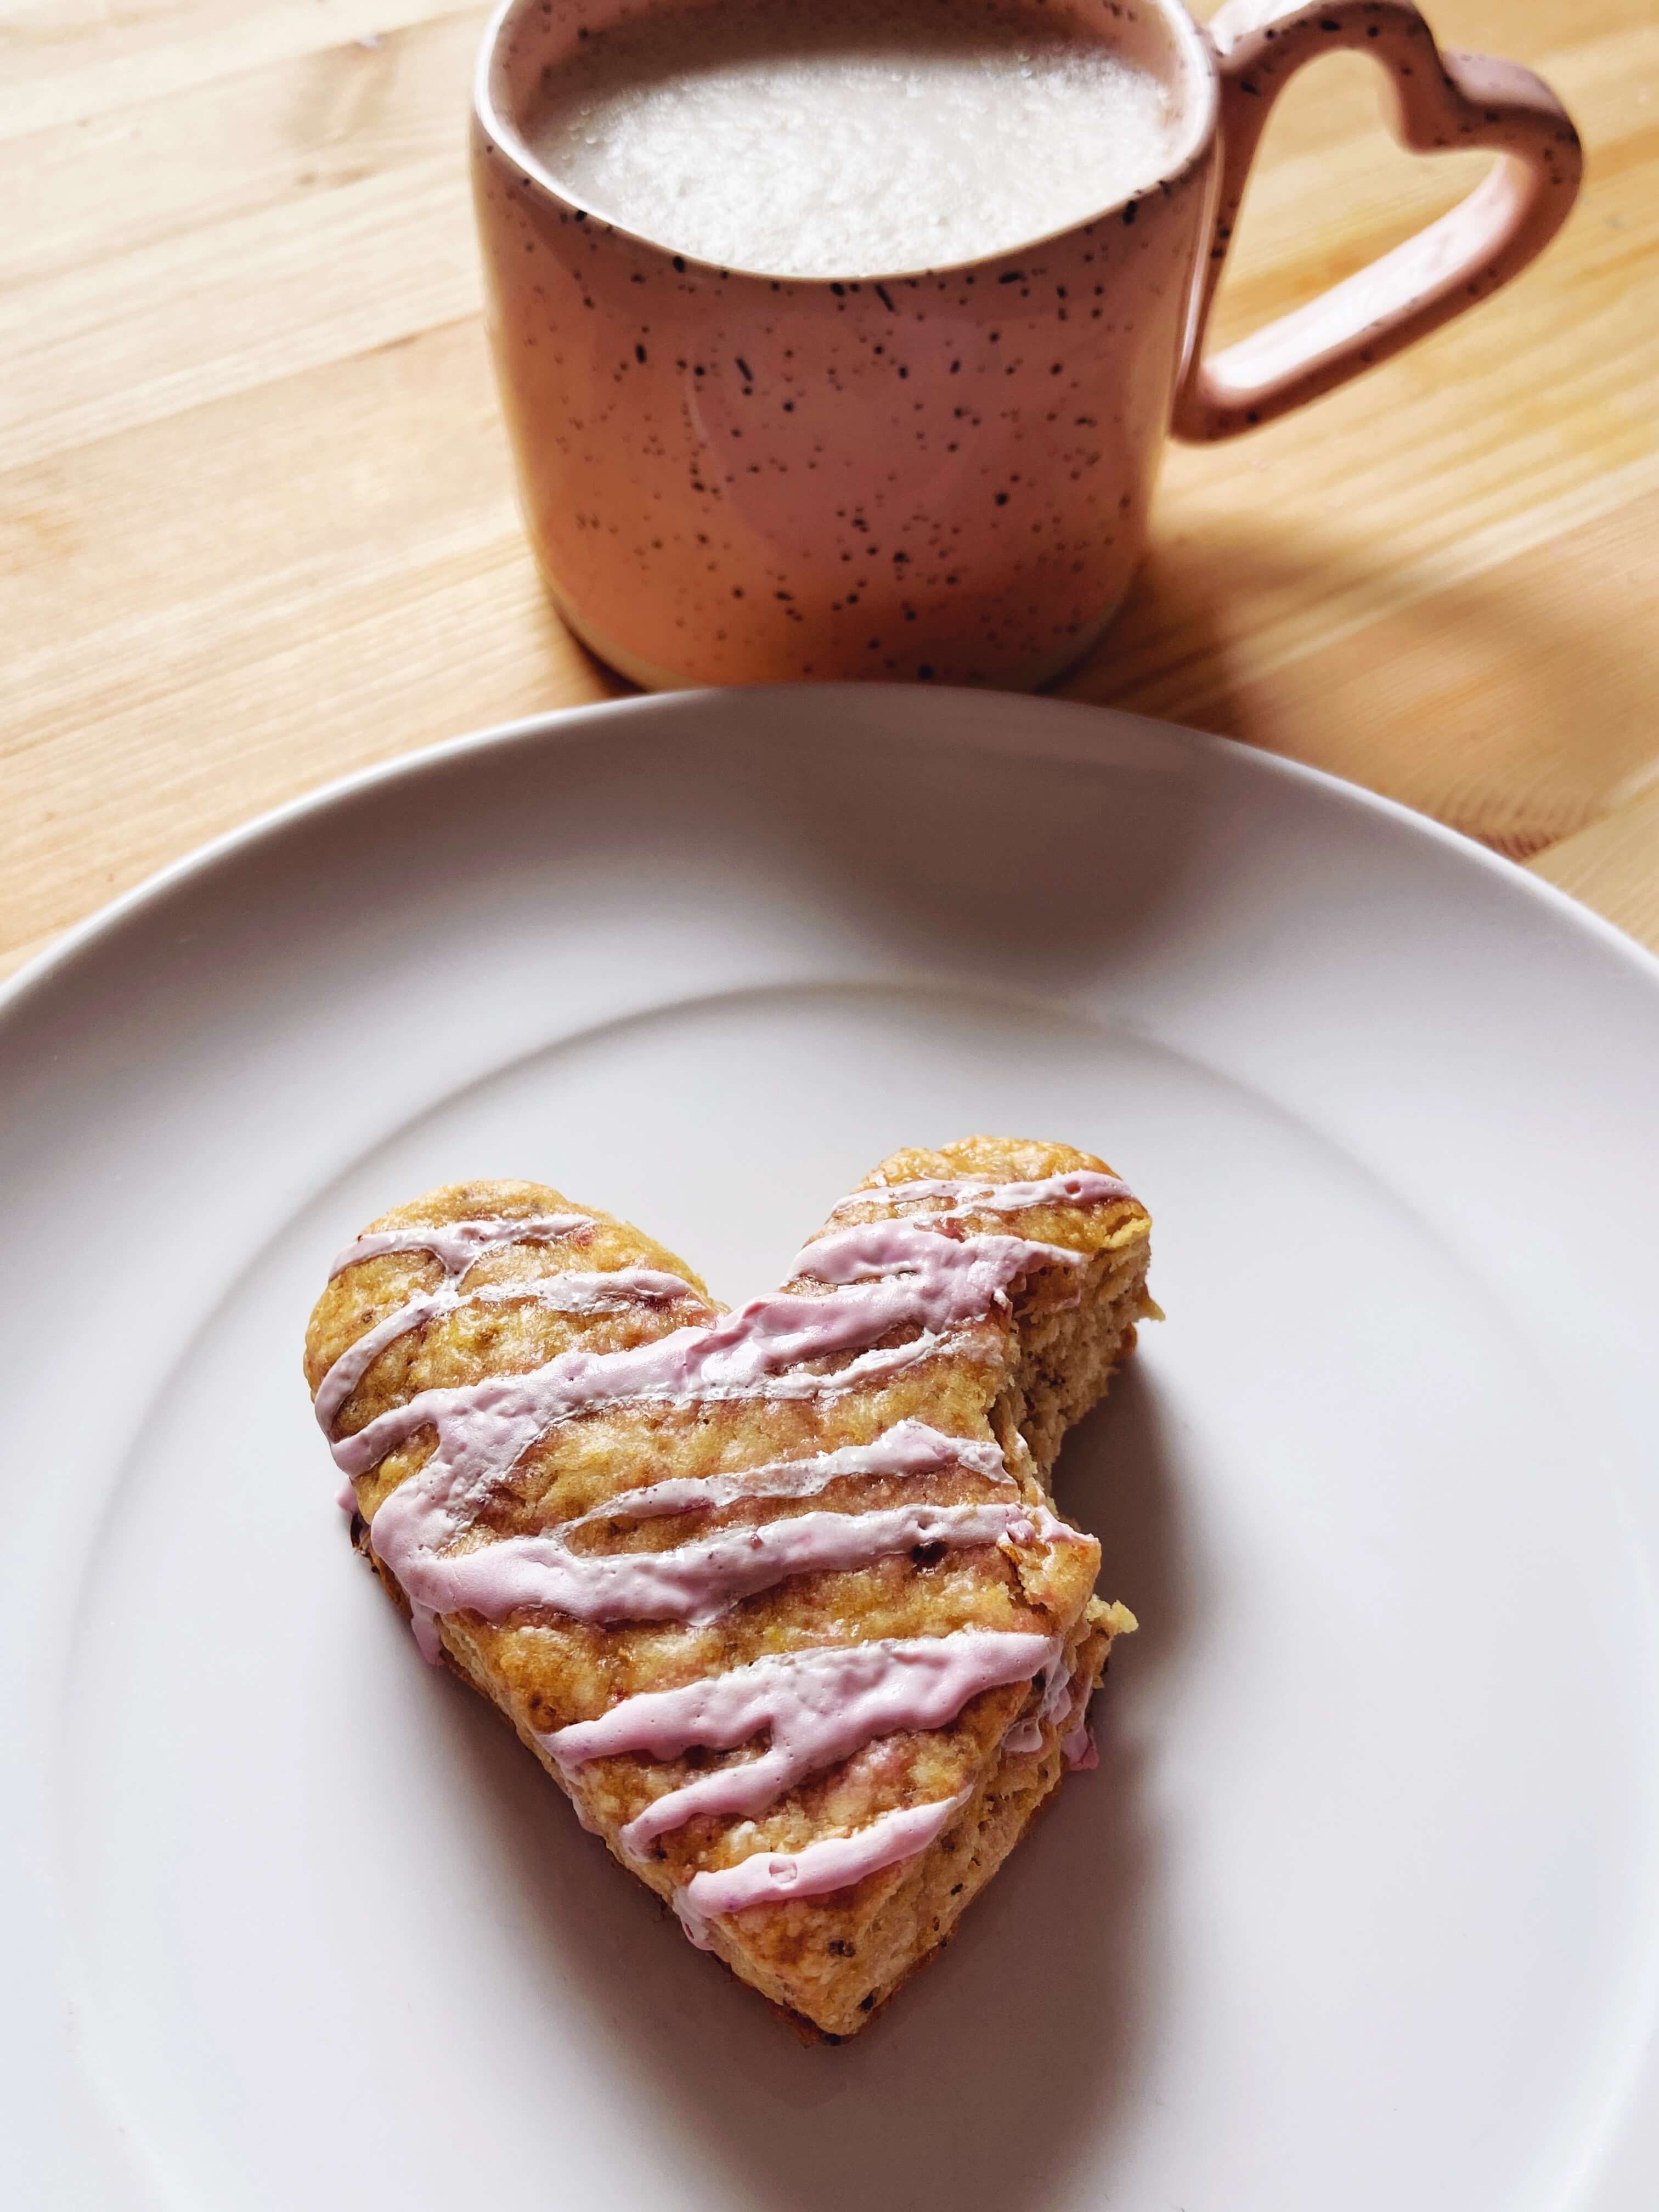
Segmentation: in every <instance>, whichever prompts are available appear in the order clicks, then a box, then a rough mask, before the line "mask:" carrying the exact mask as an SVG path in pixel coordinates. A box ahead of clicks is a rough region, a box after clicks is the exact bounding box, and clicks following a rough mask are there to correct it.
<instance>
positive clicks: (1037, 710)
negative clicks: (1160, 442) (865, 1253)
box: [0, 682, 1659, 1043]
mask: <svg viewBox="0 0 1659 2212" xmlns="http://www.w3.org/2000/svg"><path fill="white" fill-rule="evenodd" d="M804 693H805V694H817V695H824V694H829V695H841V694H845V695H848V696H852V697H854V698H856V699H858V700H859V701H860V702H873V703H875V704H877V705H878V706H879V707H883V708H890V709H897V710H899V711H898V712H897V713H896V715H895V727H896V732H897V733H898V734H899V735H900V736H901V737H902V739H903V740H904V741H905V742H908V743H918V742H921V739H920V738H919V736H918V733H917V732H915V731H914V730H909V729H906V728H904V727H903V725H904V723H905V720H906V716H907V714H908V711H909V709H910V708H911V707H913V706H914V705H915V704H916V703H917V702H921V701H924V700H933V699H950V698H960V699H971V700H973V701H975V702H987V701H1006V702H1007V704H1008V707H1009V709H1010V711H1011V712H1013V713H1016V714H1024V713H1033V714H1035V715H1036V718H1037V719H1039V720H1053V721H1054V722H1055V723H1056V724H1058V723H1060V722H1061V721H1073V722H1074V723H1076V724H1077V725H1079V726H1081V725H1082V724H1083V723H1085V721H1091V720H1097V719H1098V718H1104V719H1105V720H1107V721H1108V722H1109V723H1111V724H1114V725H1115V726H1117V727H1118V728H1120V729H1121V728H1123V727H1124V726H1128V727H1130V728H1132V729H1133V730H1136V731H1138V732H1141V733H1142V734H1146V733H1149V732H1150V733H1152V734H1154V735H1155V736H1156V737H1157V738H1158V739H1159V740H1160V741H1161V742H1165V743H1169V744H1172V745H1174V746H1175V747H1176V749H1178V750H1184V751H1185V752H1186V753H1187V754H1188V756H1189V757H1196V758H1198V759H1200V760H1203V759H1210V760H1218V761H1220V762H1222V763H1226V764H1228V765H1230V766H1236V767H1237V768H1239V769H1242V770H1243V773H1244V774H1246V775H1261V776H1263V777H1265V778H1266V779H1267V781H1268V782H1270V783H1271V782H1273V781H1279V780H1282V781H1285V782H1287V783H1289V784H1291V785H1292V786H1299V787H1303V788H1304V789H1311V790H1314V791H1316V792H1318V793H1322V795H1323V796H1324V797H1325V798H1326V799H1329V800H1331V801H1333V802H1334V803H1335V804H1337V805H1348V806H1351V807H1352V808H1354V809H1355V810H1357V811H1358V812H1359V813H1361V814H1362V815H1364V814H1369V815H1371V816H1373V817H1376V818H1378V819H1380V820H1381V821H1383V822H1386V823H1391V824H1392V825H1393V826H1394V827H1395V828H1396V829H1404V830H1406V831H1408V832H1414V833H1416V834H1417V835H1419V836H1423V837H1425V838H1426V839H1427V841H1428V842H1429V843H1430V844H1431V845H1435V846H1437V847H1438V848H1440V849H1441V850H1442V851H1443V852H1444V853H1445V854H1447V855H1448V856H1449V857H1451V858H1453V859H1454V860H1457V861H1461V862H1462V864H1464V865H1466V866H1471V867H1473V868H1474V871H1475V872H1476V873H1477V874H1479V875H1482V876H1484V877H1485V878H1486V879H1487V881H1489V882H1491V883H1493V884H1508V885H1509V886H1510V887H1511V888H1512V889H1517V890H1519V891H1520V894H1521V896H1522V897H1523V898H1528V897H1529V898H1531V899H1532V900H1533V901H1534V903H1535V904H1536V905H1538V906H1539V907H1541V908H1542V910H1543V911H1545V912H1546V913H1549V914H1553V915H1554V917H1555V918H1556V920H1557V921H1558V922H1561V923H1565V925H1566V926H1567V927H1568V928H1569V929H1570V930H1576V931H1577V933H1579V934H1580V935H1581V936H1582V937H1583V938H1584V939H1587V940H1588V941H1589V943H1590V944H1592V945H1598V946H1599V947H1600V948H1601V951H1603V952H1604V953H1610V954H1612V955H1613V957H1615V958H1616V959H1617V960H1619V961H1620V963H1621V964H1623V965H1624V966H1625V967H1626V968H1627V969H1629V970H1630V971H1631V972H1632V974H1633V975H1636V976H1638V977H1639V978H1641V979H1643V980H1644V981H1645V982H1646V983H1647V984H1648V985H1649V986H1650V987H1652V988H1653V989H1655V990H1656V991H1659V952H1655V951H1649V949H1648V948H1647V946H1646V945H1643V944H1642V943H1641V942H1640V941H1639V940H1638V939H1636V938H1634V937H1632V936H1631V935H1630V934H1629V933H1627V932H1626V931H1625V930H1623V929H1620V927H1619V926H1618V924H1617V923H1616V922H1613V921H1608V920H1607V917H1606V916H1605V915H1601V914H1598V913H1597V912H1596V910H1595V908H1593V907H1590V906H1587V905H1585V904H1584V903H1583V901H1582V900H1579V899H1576V898H1574V897H1573V896H1572V895H1571V892H1569V891H1565V890H1562V889H1561V888H1560V886H1559V884H1553V883H1551V882H1550V881H1549V879H1548V878H1547V877H1544V876H1539V875H1534V873H1533V872H1531V870H1530V869H1528V868H1527V867H1525V866H1522V864H1521V863H1519V862H1518V861H1515V860H1507V859H1505V858H1504V856H1503V855H1502V854H1498V853H1494V852H1493V851H1492V849H1491V848H1490V847H1489V846H1486V845H1482V844H1480V842H1477V840H1475V839H1474V838H1473V837H1470V836H1467V835H1465V833H1464V832H1463V831H1462V830H1461V829H1453V828H1451V827H1450V826H1449V824H1448V823H1443V822H1439V821H1437V820H1436V819H1435V817H1433V816H1432V815H1429V814H1423V813H1419V811H1418V810H1417V809H1416V808H1414V807H1411V806H1407V805H1406V804H1405V803H1404V802H1403V801H1402V800H1401V799H1390V798H1388V797H1386V796H1385V795H1384V794H1383V793H1381V792H1376V791H1372V790H1370V788H1369V787H1367V786H1366V785H1364V784H1361V783H1355V782H1353V781H1350V780H1349V779H1348V778H1346V777H1345V776H1339V775H1332V774H1331V773H1330V771H1329V770H1328V769H1321V768H1315V767H1313V766H1312V765H1311V764H1310V763H1308V762H1305V761H1298V760H1295V759H1292V758H1291V757H1289V756H1288V755H1286V754H1283V753H1274V752H1269V751H1267V750H1265V749H1264V748H1262V747H1261V746H1259V745H1252V744H1246V743H1244V742H1243V740H1242V739H1240V738H1227V737H1221V736H1218V734H1216V733H1215V732H1211V731H1206V730H1198V729H1194V728H1193V727H1192V726H1191V725H1190V724H1188V723H1184V722H1170V721H1164V720H1160V719H1159V718H1158V717H1157V716H1155V715H1151V714H1136V713H1134V712H1133V710H1131V709H1129V708H1123V707H1115V706H1109V705H1101V704H1097V703H1096V702H1093V701H1091V700H1084V699H1056V698H1050V697H1046V696H1042V695H1037V694H1030V693H1020V692H994V691H984V690H969V689H967V688H966V687H963V686H961V685H951V684H941V685H939V686H936V687H929V688H928V689H927V690H922V689H920V688H918V687H917V686H916V685H915V684H862V683H853V682H845V683H811V684H750V685H717V686H714V687H705V688H699V689H696V690H681V691H654V692H635V693H631V694H628V695H625V696H623V697H620V698H614V699H592V700H583V701H580V702H578V703H577V704H575V705H574V706H569V707H550V708H543V709H542V710H541V711H540V712H539V713H537V714H522V715H518V716H515V717H513V719H512V720H508V721H505V722H491V723H486V724H484V725H483V726H481V727H479V728H477V729H472V730H466V731H463V732H459V734H457V735H456V736H453V737H449V738H438V739H437V740H435V742H434V743H433V744H427V745H420V746H416V748H414V749H413V750H410V751H408V752H401V753H394V754H393V755H392V757H390V758H389V759H386V760H382V761H371V762H369V763H367V764H366V765H364V766H363V767H362V768H357V769H348V770H347V771H346V772H345V773H344V774H343V775H337V776H331V777H329V778H328V779H327V780H326V781H324V782H322V783H320V784H318V785H316V786H314V787H313V788H311V789H310V790H308V791H302V792H299V793H295V795H294V796H293V797H292V798H290V799H279V800H278V801H277V802H276V805H273V806H268V807H264V808H262V809H261V810H260V811H258V813H255V814H252V815H251V816H249V817H248V818H247V819H246V821H244V822H240V823H234V824H233V825H232V827H231V828H229V829H222V830H221V831H219V832H218V834H217V835H216V836H212V837H209V838H206V839H204V841H203V842H201V843H200V844H197V845H195V846H192V847H191V848H189V849H188V850H187V851H185V852H184V853H181V854H179V855H178V856H177V857H176V858H175V859H173V860H167V861H164V862H163V863H162V865H161V866H160V867H159V868H155V869H153V870H152V871H151V872H150V873H149V874H148V875H146V876H143V877H141V878H139V880H138V882H137V883H136V884H131V885H130V886H129V887H128V888H127V890H125V891H119V892H118V893H117V894H116V896H114V897H113V898H112V899H109V900H106V902H104V904H103V905H101V906H99V907H95V908H94V909H93V911H92V912H91V913H90V914H88V915H82V917H81V918H80V920H79V921H73V922H70V924H69V925H68V926H67V927H65V928H64V930H63V931H62V932H61V933H59V934H58V936H57V937H55V938H54V939H52V942H51V943H50V944H49V945H45V946H43V947H42V948H41V950H40V951H39V952H37V953H35V954H33V956H32V957H30V958H29V959H27V960H26V961H25V962H24V963H23V964H22V965H21V967H20V968H19V969H16V971H15V973H14V974H13V975H9V976H8V977H6V978H5V979H4V981H0V1043H3V1042H4V1041H5V1036H6V1032H7V1030H8V1029H9V1025H10V1023H11V1021H12V1018H13V1017H14V1016H15V1014H16V1013H17V1012H18V1010H19V1009H20V1007H21V1006H22V1005H23V1003H24V1001H25V1000H28V999H31V998H33V996H34V995H35V994H37V993H39V992H41V991H43V990H45V989H46V988H47V987H49V986H50V985H51V984H52V983H53V982H54V981H57V980H58V977H59V976H60V975H62V974H64V973H65V972H66V971H68V970H69V969H71V968H73V967H74V966H75V965H76V963H78V962H79V961H80V960H81V959H82V958H83V957H86V956H87V955H88V954H89V953H90V952H92V951H94V950H96V949H97V948H98V947H99V946H100V945H102V944H103V943H105V942H106V941H107V940H112V939H116V938H118V936H119V934H120V933H121V931H122V930H123V929H124V928H125V926H126V924H127V923H128V922H129V921H131V920H132V919H133V918H134V917H135V916H137V915H142V914H143V913H144V912H145V911H146V910H147V909H148V908H150V907H152V906H154V905H156V904H158V903H159V902H161V900H162V899H163V898H165V897H166V896H168V894H169V893H171V892H173V891H174V890H178V889H179V888H180V887H181V886H183V885H185V884H189V883H191V882H192V881H193V880H196V879H198V878H205V877H206V876H208V875H210V873H211V872H213V870H214V869H216V868H217V867H219V866H222V865H223V864H224V863H225V862H227V861H229V860H234V858H235V857H236V856H237V855H238V854H240V853H241V852H242V851H244V850H245V849H250V848H254V847H257V846H258V845H260V844H262V843H263V842H264V841H265V840H266V839H268V838H270V837H273V836H277V835H278V834H280V833H281V832H283V830H286V829H289V828H291V827H292V826H293V825H294V824H295V823H299V822H302V821H304V820H306V819H307V817H310V816H313V815H321V814H325V813H327V812H328V811H330V809H331V808H332V807H335V806H337V805H340V804H341V803H342V802H343V801H344V800H347V799H355V798H356V797H358V796H360V795H361V794H362V793H366V792H369V791H373V790H374V789H375V788H376V787H379V786H381V785H386V784H392V783H395V782H400V781H404V780H406V779H407V780H416V779H418V778H419V777H421V776H422V775H427V774H429V773H430V772H431V771H433V770H434V769H441V768H442V767H444V766H446V765H447V764H448V763H451V762H453V761H458V760H463V759H465V758H466V757H468V756H470V755H471V754H475V753H477V754H485V753H489V752H491V751H495V750H500V751H503V752H506V751H508V750H515V749H516V748H518V747H520V746H524V747H526V748H528V747H531V746H533V745H537V744H549V745H555V744H561V743H562V742H564V741H565V740H566V739H567V738H571V737H574V735H575V734H576V733H577V732H578V731H580V730H581V729H583V728H585V727H586V726H590V725H591V724H592V723H594V722H598V721H605V720H613V719H614V720H629V719H632V718H635V717H641V718H643V719H645V720H650V719H652V718H653V716H655V715H658V714H670V715H671V714H675V713H676V712H678V711H679V710H680V709H682V708H684V705H685V704H687V703H688V702H696V704H697V706H698V707H700V708H708V707H710V706H717V705H718V702H720V700H722V699H728V698H732V697H733V696H737V697H741V698H744V699H745V700H765V699H767V698H771V699H774V700H777V701H779V702H781V701H784V700H790V701H799V698H800V697H801V696H802V694H804ZM1009 734H1010V735H1012V732H1011V733H1009ZM929 741H930V742H934V743H937V744H940V745H941V746H943V747H945V748H946V749H948V748H949V747H950V745H951V744H952V743H953V742H954V743H957V744H963V746H965V747H967V748H968V749H970V750H977V751H988V752H992V753H996V754H1000V755H1002V756H1003V757H1007V755H1009V754H1010V753H1018V751H1019V750H1022V747H1021V745H1020V744H1018V742H1015V743H1007V742H1004V741H1001V740H1000V739H999V740H998V741H994V742H990V743H987V742H985V741H983V739H981V740H979V741H975V740H971V739H969V738H961V737H959V738H956V739H955V740H952V739H951V738H948V737H944V736H941V737H939V738H930V740H929Z"/></svg>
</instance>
